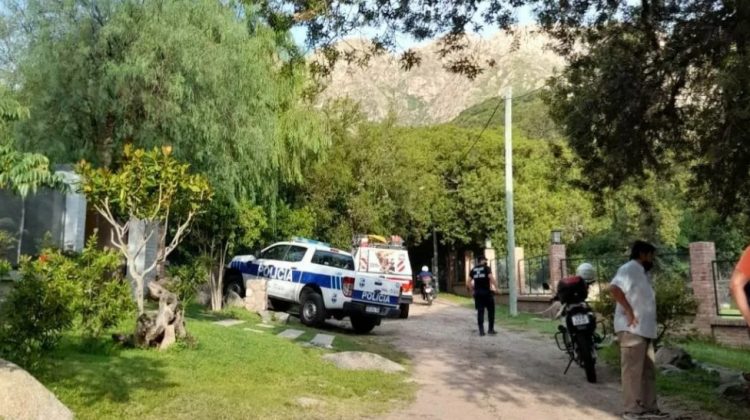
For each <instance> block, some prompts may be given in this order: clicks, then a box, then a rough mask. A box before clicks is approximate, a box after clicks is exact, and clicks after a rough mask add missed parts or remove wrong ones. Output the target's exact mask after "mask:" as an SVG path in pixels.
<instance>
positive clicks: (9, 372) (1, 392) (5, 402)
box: [0, 359, 73, 420]
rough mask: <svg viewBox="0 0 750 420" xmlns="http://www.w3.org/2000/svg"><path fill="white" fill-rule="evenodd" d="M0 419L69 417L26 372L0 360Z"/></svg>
mask: <svg viewBox="0 0 750 420" xmlns="http://www.w3.org/2000/svg"><path fill="white" fill-rule="evenodd" d="M0 418H2V419H5V420H69V419H70V420H72V419H73V413H72V412H71V411H70V410H69V409H68V408H67V407H65V406H64V405H63V403H61V402H60V400H58V399H57V397H55V396H54V395H53V394H52V393H51V392H50V391H49V390H48V389H47V388H45V387H44V385H42V384H41V383H39V381H37V380H36V379H35V378H34V377H33V376H31V375H29V374H28V372H26V371H25V370H23V369H21V368H20V367H18V366H16V365H15V364H13V363H10V362H7V361H5V360H2V359H0Z"/></svg>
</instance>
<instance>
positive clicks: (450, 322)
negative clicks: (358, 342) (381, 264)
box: [377, 298, 708, 420]
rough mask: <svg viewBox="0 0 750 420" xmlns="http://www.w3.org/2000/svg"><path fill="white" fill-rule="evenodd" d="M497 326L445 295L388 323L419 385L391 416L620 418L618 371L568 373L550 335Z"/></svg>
mask: <svg viewBox="0 0 750 420" xmlns="http://www.w3.org/2000/svg"><path fill="white" fill-rule="evenodd" d="M417 300H419V299H418V298H417ZM496 329H497V330H498V332H499V334H498V335H497V336H485V337H479V336H478V335H477V327H476V324H475V322H474V312H473V311H472V310H470V309H467V308H463V307H459V306H457V305H455V304H451V303H447V302H443V301H440V300H438V301H437V302H436V303H435V304H434V305H433V306H429V307H428V306H425V305H421V304H419V303H417V304H414V305H412V313H411V315H410V317H409V319H408V320H407V321H395V320H394V321H388V322H386V323H384V324H383V325H381V326H380V327H379V330H378V331H377V334H378V335H383V336H384V337H388V339H390V340H393V342H394V343H395V344H396V346H397V347H398V348H400V349H401V350H403V351H405V352H407V353H408V354H409V355H410V356H411V357H412V360H413V361H414V380H415V386H417V387H418V391H417V399H416V401H415V403H414V404H412V405H411V406H409V407H407V408H406V409H405V410H404V411H398V412H394V413H391V414H390V415H389V416H387V417H386V420H396V419H399V420H400V419H470V420H482V419H493V420H497V419H503V420H504V419H509V420H511V419H519V420H537V419H539V420H552V419H554V420H557V419H575V420H581V419H597V420H599V419H602V420H606V419H617V418H620V416H619V412H620V390H619V382H618V378H617V377H616V376H615V375H614V374H613V372H612V371H611V370H609V369H607V368H606V367H598V369H597V370H598V375H599V383H596V384H589V383H588V382H586V378H585V375H584V373H583V371H582V370H581V369H580V368H578V367H577V366H573V367H571V368H570V371H569V372H568V374H567V375H565V376H563V370H564V369H565V365H566V363H567V356H565V355H564V354H563V353H562V352H560V351H559V350H558V349H557V347H556V346H555V343H554V341H553V340H552V338H551V337H547V336H544V335H541V334H539V333H536V332H518V331H510V330H507V329H505V328H503V325H502V324H501V325H498V326H497V328H496ZM665 408H670V409H672V407H668V406H667V407H665ZM676 414H680V417H681V418H692V419H698V418H701V419H703V418H708V417H706V416H702V415H700V416H696V415H695V413H690V415H689V417H688V416H685V415H686V414H688V413H684V412H683V413H676Z"/></svg>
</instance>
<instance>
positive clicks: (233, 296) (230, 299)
mask: <svg viewBox="0 0 750 420" xmlns="http://www.w3.org/2000/svg"><path fill="white" fill-rule="evenodd" d="M226 306H227V307H228V308H242V307H244V306H245V301H244V300H242V298H241V297H240V295H238V294H237V293H236V292H234V291H233V290H229V291H228V292H227V295H226Z"/></svg>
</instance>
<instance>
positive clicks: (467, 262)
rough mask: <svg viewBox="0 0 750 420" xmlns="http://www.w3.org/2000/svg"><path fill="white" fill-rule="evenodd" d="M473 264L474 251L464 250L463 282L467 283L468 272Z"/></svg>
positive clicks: (469, 280) (468, 279) (468, 280)
mask: <svg viewBox="0 0 750 420" xmlns="http://www.w3.org/2000/svg"><path fill="white" fill-rule="evenodd" d="M473 266H474V251H464V282H465V283H464V284H465V285H466V286H468V285H469V283H470V282H471V279H470V278H469V272H470V271H471V269H472V267H473Z"/></svg>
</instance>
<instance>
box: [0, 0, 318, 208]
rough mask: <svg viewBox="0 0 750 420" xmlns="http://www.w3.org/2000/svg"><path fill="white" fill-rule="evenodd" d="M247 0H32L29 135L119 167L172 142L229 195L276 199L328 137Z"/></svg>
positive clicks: (26, 11) (25, 15)
mask: <svg viewBox="0 0 750 420" xmlns="http://www.w3.org/2000/svg"><path fill="white" fill-rule="evenodd" d="M255 11H256V7H255V6H252V7H246V6H245V5H244V4H243V3H242V2H228V3H227V2H216V1H213V0H198V1H190V2H184V1H179V0H168V1H158V0H146V1H134V0H126V1H98V2H96V5H95V6H92V5H91V4H90V2H89V1H84V0H73V1H65V2H59V1H53V0H37V1H31V2H26V3H24V4H23V5H22V6H20V7H19V8H17V10H9V11H6V13H8V14H9V17H10V18H12V19H14V20H16V21H17V22H18V23H19V25H20V26H22V27H24V28H25V31H24V33H23V37H24V39H26V40H27V41H28V42H27V43H26V45H27V46H28V48H25V49H23V50H22V51H21V52H20V53H19V63H18V66H17V73H18V75H19V76H20V78H21V79H23V83H22V89H21V93H22V97H23V98H24V99H25V100H26V101H27V102H28V104H29V106H30V107H31V108H32V109H34V113H33V114H32V116H31V118H29V119H28V120H26V121H24V122H22V123H21V124H20V127H19V131H20V132H21V133H23V135H24V139H25V140H24V146H25V147H29V148H31V149H34V150H45V151H47V153H49V154H50V156H51V157H53V158H54V159H56V160H59V161H68V162H69V161H78V160H81V159H85V160H88V161H91V162H93V164H95V165H98V166H104V167H109V168H114V167H116V166H118V164H119V160H120V158H121V157H122V155H121V151H122V150H123V147H124V145H126V144H132V145H133V146H134V147H135V148H144V149H150V148H152V147H156V146H162V145H164V144H170V145H172V147H173V148H174V153H175V155H176V157H177V158H178V159H181V160H183V161H185V162H188V163H190V164H191V167H192V168H193V169H195V170H196V171H201V172H204V173H205V174H206V176H207V177H208V178H209V181H210V183H211V186H212V188H213V189H214V190H215V191H217V192H218V191H219V190H222V193H224V194H225V195H226V196H227V197H228V198H229V199H230V201H235V202H236V201H240V200H243V199H246V200H255V199H256V198H257V197H264V198H269V200H271V201H272V200H273V199H274V198H275V197H276V195H277V191H278V189H279V188H280V186H281V185H283V184H285V183H291V184H294V183H297V182H300V181H301V179H302V171H301V167H302V165H303V164H304V163H305V162H307V161H308V160H310V159H315V158H316V156H317V154H318V153H320V152H321V151H322V149H323V147H324V146H325V145H326V138H325V136H324V135H323V133H324V127H323V126H322V124H321V121H320V119H319V118H318V116H317V113H316V112H315V111H314V109H313V107H312V104H311V103H310V102H309V101H306V100H305V95H306V92H307V91H308V90H309V89H310V88H311V86H310V79H309V77H308V75H307V73H306V67H305V66H304V63H303V62H302V61H301V60H300V58H299V57H300V54H299V53H298V52H297V51H296V49H295V48H294V47H293V42H292V41H291V39H290V38H289V37H288V36H286V35H283V34H280V33H276V32H274V31H272V30H271V29H269V28H268V27H267V26H266V25H264V24H263V22H262V21H260V20H258V19H257V18H256V16H255V13H256V12H255Z"/></svg>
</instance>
